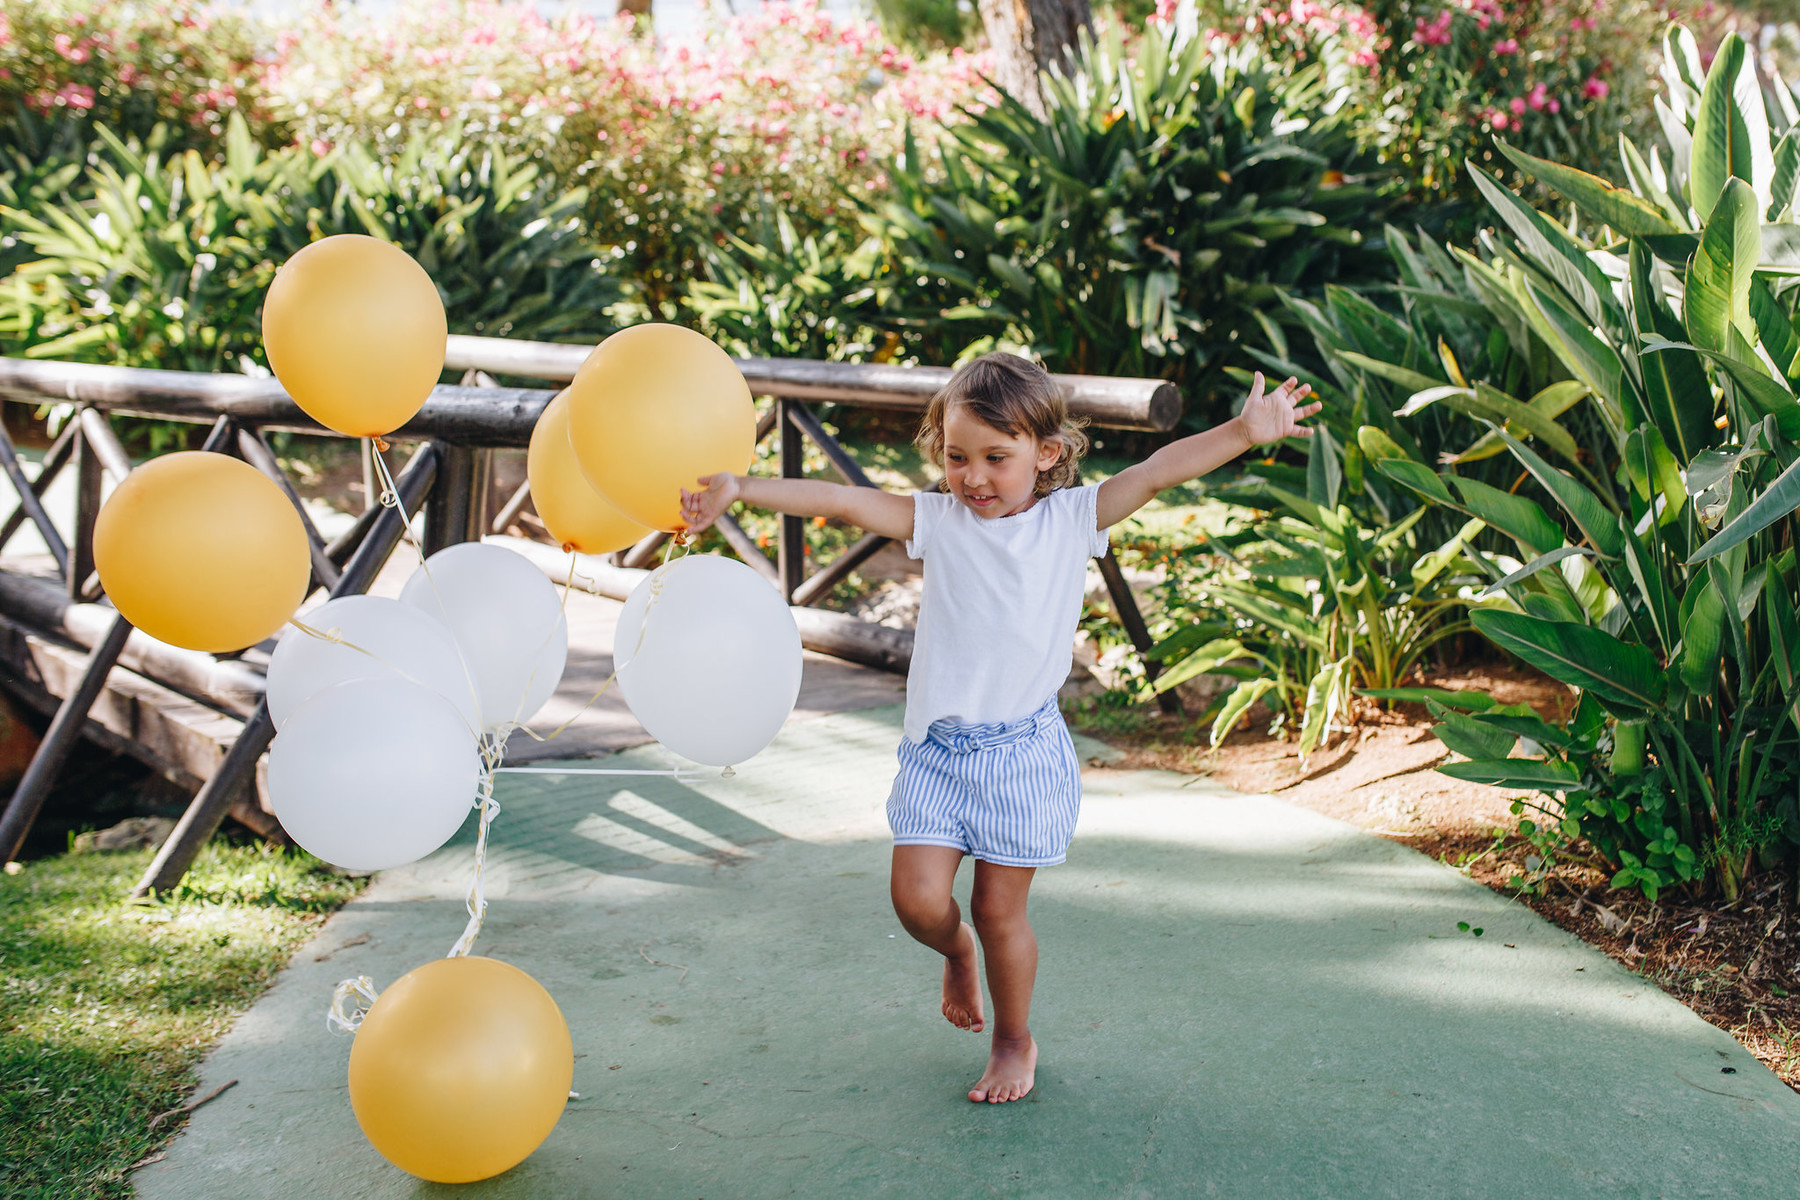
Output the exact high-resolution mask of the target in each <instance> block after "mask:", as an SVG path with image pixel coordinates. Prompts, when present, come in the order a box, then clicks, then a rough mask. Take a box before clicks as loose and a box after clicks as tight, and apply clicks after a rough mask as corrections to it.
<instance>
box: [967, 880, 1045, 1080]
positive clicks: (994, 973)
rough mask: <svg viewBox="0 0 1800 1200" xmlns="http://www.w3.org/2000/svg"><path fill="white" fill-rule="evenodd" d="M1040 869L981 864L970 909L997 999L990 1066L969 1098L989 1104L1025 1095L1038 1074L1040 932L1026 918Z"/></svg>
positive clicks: (995, 1001)
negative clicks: (1035, 1007)
mask: <svg viewBox="0 0 1800 1200" xmlns="http://www.w3.org/2000/svg"><path fill="white" fill-rule="evenodd" d="M1034 874H1036V868H1035V867H1002V866H998V865H996V864H994V863H989V862H982V861H980V860H979V859H977V860H976V862H975V891H974V893H973V894H972V895H971V896H970V898H969V909H970V911H971V912H972V913H973V914H974V917H975V931H976V932H977V933H978V934H980V935H981V950H982V955H983V957H984V958H985V959H986V961H987V976H988V991H989V992H990V993H992V995H993V997H994V1042H993V1048H992V1049H991V1050H990V1052H989V1054H988V1065H987V1070H986V1071H985V1072H984V1073H983V1074H982V1076H981V1080H980V1082H978V1083H977V1084H976V1085H975V1086H974V1087H973V1088H971V1089H970V1090H969V1099H971V1100H974V1101H977V1102H980V1101H984V1100H985V1101H986V1102H988V1103H989V1104H1000V1103H1004V1102H1005V1101H1008V1100H1019V1099H1023V1098H1024V1096H1025V1095H1026V1093H1028V1092H1030V1091H1031V1088H1032V1084H1033V1083H1034V1082H1035V1080H1036V1076H1037V1043H1036V1042H1035V1041H1033V1040H1032V1038H1031V1029H1030V1018H1031V989H1032V985H1033V984H1035V983H1036V982H1037V960H1038V952H1037V935H1036V934H1035V933H1033V932H1032V929H1031V922H1029V921H1027V920H1026V919H1025V901H1026V897H1027V894H1028V893H1029V892H1030V890H1031V878H1032V876H1033V875H1034Z"/></svg>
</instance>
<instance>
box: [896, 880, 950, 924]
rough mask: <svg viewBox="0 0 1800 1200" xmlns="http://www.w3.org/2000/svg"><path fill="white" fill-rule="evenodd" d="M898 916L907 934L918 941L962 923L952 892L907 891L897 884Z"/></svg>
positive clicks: (907, 888)
mask: <svg viewBox="0 0 1800 1200" xmlns="http://www.w3.org/2000/svg"><path fill="white" fill-rule="evenodd" d="M893 896H894V915H895V916H897V917H899V918H900V924H901V925H903V926H905V927H906V932H908V933H910V934H912V935H913V936H914V937H917V936H919V935H920V934H930V933H934V932H936V931H937V930H939V929H940V928H941V927H942V926H944V925H948V924H951V923H953V922H956V921H958V920H961V915H960V914H959V913H958V912H957V910H956V901H955V900H954V899H952V898H951V896H950V893H949V892H948V891H943V892H939V891H938V890H937V889H931V888H918V887H904V886H902V885H901V884H900V883H899V881H895V885H894V889H893Z"/></svg>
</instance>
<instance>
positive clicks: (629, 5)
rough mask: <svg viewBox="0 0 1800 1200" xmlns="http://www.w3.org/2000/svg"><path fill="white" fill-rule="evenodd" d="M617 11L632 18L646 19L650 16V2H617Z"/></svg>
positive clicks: (640, 0) (619, 0) (648, 0)
mask: <svg viewBox="0 0 1800 1200" xmlns="http://www.w3.org/2000/svg"><path fill="white" fill-rule="evenodd" d="M618 10H619V11H620V12H621V13H630V14H631V15H632V16H634V17H647V16H649V15H650V0H618Z"/></svg>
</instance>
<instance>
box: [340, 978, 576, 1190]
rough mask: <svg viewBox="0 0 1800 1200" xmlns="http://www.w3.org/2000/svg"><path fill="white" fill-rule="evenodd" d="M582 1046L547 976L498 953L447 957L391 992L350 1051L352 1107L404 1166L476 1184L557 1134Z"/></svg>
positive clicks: (376, 1142) (438, 1178)
mask: <svg viewBox="0 0 1800 1200" xmlns="http://www.w3.org/2000/svg"><path fill="white" fill-rule="evenodd" d="M574 1077H575V1049H574V1046H573V1045H572V1044H571V1043H570V1041H569V1026H568V1023H567V1022H565V1021H564V1020H563V1015H562V1010H560V1009H558V1008H557V1007H556V1001H554V1000H552V999H551V998H550V993H549V992H546V991H545V990H544V989H543V986H542V985H541V984H539V983H538V981H537V980H535V979H533V978H532V977H531V976H529V975H527V974H526V973H525V972H523V971H521V970H519V968H517V967H514V966H510V965H508V964H506V963H503V962H497V961H495V960H494V959H491V958H440V959H438V960H437V961H436V962H429V963H426V964H425V965H424V966H422V967H419V968H418V969H417V970H413V971H408V972H407V973H406V974H405V975H402V976H401V977H400V978H399V979H398V980H397V981H395V983H394V984H393V986H391V987H389V988H388V989H387V990H386V991H385V992H383V993H381V996H380V998H379V999H377V1000H376V1001H375V1006H374V1007H373V1008H371V1009H370V1010H369V1013H368V1016H366V1017H364V1018H363V1023H362V1026H361V1028H359V1029H358V1030H357V1031H356V1044H355V1045H353V1046H352V1047H351V1048H350V1105H351V1107H352V1108H353V1109H354V1110H355V1112H356V1121H357V1124H359V1125H361V1126H362V1131H363V1134H364V1136H366V1137H367V1138H368V1139H369V1142H370V1143H371V1144H372V1145H373V1146H374V1147H375V1149H377V1150H379V1151H380V1152H381V1155H382V1157H383V1158H385V1159H387V1160H388V1161H389V1162H391V1163H393V1164H394V1165H395V1166H396V1167H399V1168H400V1169H401V1170H402V1171H406V1172H408V1173H410V1174H413V1175H417V1176H418V1177H419V1178H420V1179H429V1180H432V1181H433V1182H435V1183H471V1182H473V1181H474V1180H477V1179H488V1178H491V1177H492V1176H495V1175H498V1174H500V1173H501V1172H502V1171H507V1170H511V1169H512V1168H513V1167H515V1166H517V1165H518V1164H519V1163H521V1162H524V1161H525V1159H526V1158H527V1157H528V1156H529V1155H530V1154H531V1152H532V1151H533V1150H536V1149H537V1148H538V1146H539V1145H540V1144H542V1142H543V1140H544V1139H545V1138H546V1137H548V1136H550V1130H551V1129H552V1128H554V1127H555V1125H556V1121H557V1118H558V1117H560V1116H562V1111H563V1107H564V1105H566V1104H567V1103H568V1099H569V1084H570V1082H571V1081H572V1080H573V1079H574Z"/></svg>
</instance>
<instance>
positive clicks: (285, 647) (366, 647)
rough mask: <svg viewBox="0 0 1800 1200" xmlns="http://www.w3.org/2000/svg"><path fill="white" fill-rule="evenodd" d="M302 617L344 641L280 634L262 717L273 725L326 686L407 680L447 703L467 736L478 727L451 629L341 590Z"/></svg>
mask: <svg viewBox="0 0 1800 1200" xmlns="http://www.w3.org/2000/svg"><path fill="white" fill-rule="evenodd" d="M301 619H302V620H304V621H305V622H306V624H307V625H308V626H309V627H310V628H313V629H317V630H319V631H320V632H321V633H329V632H331V631H332V630H334V629H335V630H337V632H338V635H339V636H340V637H341V638H342V639H343V641H344V642H345V643H348V644H347V645H340V644H339V643H337V642H332V641H326V640H325V639H323V638H317V637H314V636H313V635H312V634H310V633H306V632H304V631H303V630H299V629H291V630H289V631H288V632H287V633H285V634H283V635H282V638H281V641H280V642H279V643H277V644H276V646H275V653H274V654H273V655H271V656H270V658H269V690H268V698H269V716H270V717H272V718H273V719H274V721H275V728H277V729H280V728H282V727H283V726H284V725H286V724H287V720H288V718H289V717H290V716H292V715H293V713H294V710H295V709H297V708H299V707H300V706H301V705H302V704H304V703H306V701H307V700H308V699H309V698H311V697H312V696H313V695H315V694H317V693H318V692H320V691H322V690H324V689H325V688H328V687H330V686H331V685H332V684H335V683H345V682H348V681H349V680H352V679H409V680H411V681H412V682H414V683H418V684H423V685H424V686H425V687H427V688H430V689H431V690H432V691H434V692H436V693H437V694H438V695H440V696H442V697H443V698H444V699H446V700H448V701H450V703H451V704H453V705H454V706H455V707H456V710H457V712H459V713H461V714H462V717H463V720H464V721H465V722H466V723H467V724H468V726H469V736H470V737H474V736H475V735H476V734H477V733H479V732H480V730H481V713H480V710H479V709H477V708H476V707H475V686H474V684H473V683H471V682H470V680H469V674H468V672H467V671H465V670H464V669H463V665H462V657H461V656H460V655H459V654H458V653H457V651H456V641H455V640H454V639H453V638H452V637H451V636H450V631H449V630H448V629H446V628H444V623H443V622H442V621H439V620H438V619H437V618H436V617H433V616H432V615H431V614H430V613H427V612H425V611H424V610H423V609H419V608H415V607H413V606H412V605H410V604H402V603H400V601H398V600H389V599H385V598H384V597H381V596H342V597H340V598H338V599H336V600H328V601H326V602H325V603H324V604H321V605H320V606H319V607H317V608H315V609H313V610H312V611H311V612H309V613H307V614H306V615H305V616H304V617H303V618H301ZM364 651H367V653H364Z"/></svg>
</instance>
